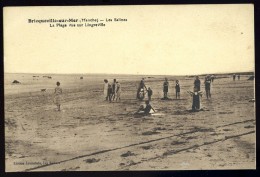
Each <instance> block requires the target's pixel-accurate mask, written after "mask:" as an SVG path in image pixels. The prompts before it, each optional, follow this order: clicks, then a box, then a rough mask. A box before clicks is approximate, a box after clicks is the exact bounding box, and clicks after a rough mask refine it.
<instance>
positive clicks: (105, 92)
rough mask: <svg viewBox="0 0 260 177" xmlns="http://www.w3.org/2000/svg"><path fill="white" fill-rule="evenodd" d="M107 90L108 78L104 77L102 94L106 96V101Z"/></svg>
mask: <svg viewBox="0 0 260 177" xmlns="http://www.w3.org/2000/svg"><path fill="white" fill-rule="evenodd" d="M107 91H108V80H107V79H104V96H105V98H106V101H107V99H108V93H107Z"/></svg>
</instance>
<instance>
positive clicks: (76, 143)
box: [5, 74, 256, 171]
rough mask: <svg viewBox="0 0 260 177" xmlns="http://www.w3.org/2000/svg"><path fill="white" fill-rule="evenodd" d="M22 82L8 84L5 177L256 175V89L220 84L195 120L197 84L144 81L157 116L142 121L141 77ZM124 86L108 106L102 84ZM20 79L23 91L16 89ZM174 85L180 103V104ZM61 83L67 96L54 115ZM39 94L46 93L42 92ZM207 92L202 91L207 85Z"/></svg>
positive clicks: (250, 85) (70, 77) (244, 82)
mask: <svg viewBox="0 0 260 177" xmlns="http://www.w3.org/2000/svg"><path fill="white" fill-rule="evenodd" d="M51 76H52V79H48V78H43V77H42V75H40V76H39V77H37V78H33V77H32V75H26V74H19V75H8V76H7V77H6V78H5V147H6V152H5V154H6V159H5V160H6V171H88V170H91V171H93V170H94V171H95V170H107V171H109V170H120V171H121V170H193V169H255V167H256V166H255V160H256V159H255V111H254V110H255V108H254V107H255V104H254V102H249V100H250V99H252V98H254V81H247V78H248V77H246V76H241V79H240V81H235V82H234V81H233V80H232V78H231V77H229V76H227V78H226V77H223V78H219V79H215V80H214V82H213V86H212V98H211V99H210V100H207V99H206V98H205V95H203V97H202V100H201V106H202V108H203V110H202V111H200V112H190V111H189V110H190V109H191V104H192V101H191V97H190V96H189V94H188V93H187V92H186V91H187V90H191V89H192V86H193V78H191V77H184V76H183V77H174V76H172V77H170V76H169V77H168V79H169V82H170V88H169V96H170V98H172V99H171V100H161V98H162V95H163V93H162V84H163V80H164V77H163V76H153V77H152V78H147V79H146V85H147V86H149V87H151V88H152V89H153V93H154V95H153V97H152V101H151V105H152V106H153V107H154V108H155V110H156V111H157V113H156V114H154V115H150V116H145V117H143V118H140V117H136V116H135V115H133V113H134V112H135V111H136V110H137V109H138V108H139V106H140V104H143V103H144V102H143V101H138V100H136V99H135V96H136V87H137V83H138V82H139V80H140V78H141V76H109V75H105V76H104V75H87V76H85V75H83V76H84V79H82V80H80V79H79V75H51ZM104 78H107V79H109V81H112V79H113V78H118V80H119V81H120V83H121V86H122V94H121V98H122V100H121V101H120V102H113V103H108V102H106V101H104V96H103V79H104ZM14 79H17V80H19V81H20V82H21V84H18V85H13V84H10V83H11V82H12V80H14ZM175 79H179V80H180V85H181V98H182V99H181V100H175V99H174V98H175V90H174V86H175V82H174V80H175ZM56 81H60V82H61V87H62V88H63V92H64V93H63V98H64V100H63V103H62V107H61V109H62V111H61V112H58V111H56V106H55V105H54V104H53V92H54V88H55V83H56ZM40 89H46V92H41V91H40ZM202 91H204V86H203V85H202Z"/></svg>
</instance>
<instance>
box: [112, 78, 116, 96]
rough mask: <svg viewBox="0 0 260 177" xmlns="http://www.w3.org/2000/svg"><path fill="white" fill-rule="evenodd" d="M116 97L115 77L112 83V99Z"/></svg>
mask: <svg viewBox="0 0 260 177" xmlns="http://www.w3.org/2000/svg"><path fill="white" fill-rule="evenodd" d="M115 97H116V79H114V82H113V84H112V100H113V101H114V100H115Z"/></svg>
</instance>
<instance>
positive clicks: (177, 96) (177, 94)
mask: <svg viewBox="0 0 260 177" xmlns="http://www.w3.org/2000/svg"><path fill="white" fill-rule="evenodd" d="M175 90H176V99H180V92H181V87H180V84H179V81H178V80H176V85H175Z"/></svg>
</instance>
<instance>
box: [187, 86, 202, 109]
mask: <svg viewBox="0 0 260 177" xmlns="http://www.w3.org/2000/svg"><path fill="white" fill-rule="evenodd" d="M193 91H194V92H191V91H188V93H189V94H190V95H191V96H192V111H198V110H200V96H202V92H201V91H198V88H197V87H194V90H193Z"/></svg>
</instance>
